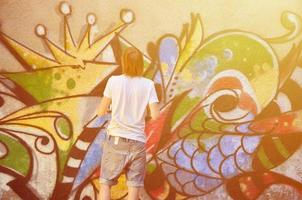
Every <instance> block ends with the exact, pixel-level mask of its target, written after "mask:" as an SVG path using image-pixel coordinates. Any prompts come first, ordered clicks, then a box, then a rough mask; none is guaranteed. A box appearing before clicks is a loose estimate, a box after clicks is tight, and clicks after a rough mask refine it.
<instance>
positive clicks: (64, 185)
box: [51, 126, 103, 200]
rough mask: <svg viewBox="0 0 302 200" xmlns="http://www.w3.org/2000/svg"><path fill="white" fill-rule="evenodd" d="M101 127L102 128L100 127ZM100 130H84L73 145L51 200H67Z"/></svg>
mask: <svg viewBox="0 0 302 200" xmlns="http://www.w3.org/2000/svg"><path fill="white" fill-rule="evenodd" d="M102 127H103V126H102ZM102 127H100V128H102ZM100 128H87V127H86V128H85V129H84V131H83V132H82V134H81V135H80V136H79V137H78V139H77V141H76V142H75V144H74V145H73V147H72V149H71V151H70V153H69V158H68V160H67V163H66V165H65V168H64V172H63V178H62V181H61V183H59V184H57V186H56V189H55V192H54V193H53V194H54V196H53V197H52V198H51V199H52V200H61V199H68V195H69V194H70V191H71V189H72V186H73V182H74V180H75V177H76V176H77V174H78V172H79V169H80V166H81V162H82V160H83V159H84V158H85V155H86V152H87V150H88V148H89V146H90V144H91V143H92V141H93V140H94V139H95V138H96V136H97V134H98V133H99V131H100Z"/></svg>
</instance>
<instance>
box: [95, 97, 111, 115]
mask: <svg viewBox="0 0 302 200" xmlns="http://www.w3.org/2000/svg"><path fill="white" fill-rule="evenodd" d="M110 104H111V98H108V97H106V96H103V98H102V100H101V103H100V106H99V108H98V111H97V115H98V116H99V117H101V116H103V115H105V114H107V110H108V108H109V106H110Z"/></svg>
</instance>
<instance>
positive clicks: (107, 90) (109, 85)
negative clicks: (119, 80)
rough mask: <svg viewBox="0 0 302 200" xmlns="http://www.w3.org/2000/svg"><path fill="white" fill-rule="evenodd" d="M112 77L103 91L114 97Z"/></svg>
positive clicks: (106, 95) (105, 94)
mask: <svg viewBox="0 0 302 200" xmlns="http://www.w3.org/2000/svg"><path fill="white" fill-rule="evenodd" d="M111 82H112V81H111V78H109V79H108V81H107V84H106V87H105V90H104V92H103V96H105V97H108V98H111V97H112V89H111V88H112V86H111Z"/></svg>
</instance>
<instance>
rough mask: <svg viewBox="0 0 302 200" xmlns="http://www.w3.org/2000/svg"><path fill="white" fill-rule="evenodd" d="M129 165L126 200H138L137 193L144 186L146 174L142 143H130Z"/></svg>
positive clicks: (144, 153) (144, 150) (144, 151)
mask: <svg viewBox="0 0 302 200" xmlns="http://www.w3.org/2000/svg"><path fill="white" fill-rule="evenodd" d="M130 157H131V160H130V163H129V165H128V168H127V173H126V177H127V185H128V200H138V197H139V191H140V189H141V188H142V187H143V186H144V178H145V172H146V149H145V144H144V143H142V142H138V141H136V142H132V145H131V153H130Z"/></svg>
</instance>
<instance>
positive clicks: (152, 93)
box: [149, 82, 159, 104]
mask: <svg viewBox="0 0 302 200" xmlns="http://www.w3.org/2000/svg"><path fill="white" fill-rule="evenodd" d="M156 102H159V101H158V97H157V94H156V90H155V86H154V83H153V82H152V84H151V90H150V96H149V104H150V103H156Z"/></svg>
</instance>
